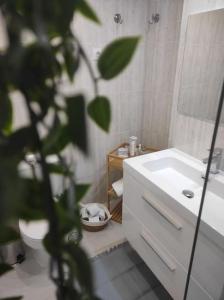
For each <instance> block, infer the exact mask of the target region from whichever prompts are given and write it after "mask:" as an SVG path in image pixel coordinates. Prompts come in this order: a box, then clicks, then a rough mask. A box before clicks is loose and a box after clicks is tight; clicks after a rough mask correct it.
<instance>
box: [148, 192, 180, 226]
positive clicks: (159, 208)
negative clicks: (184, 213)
mask: <svg viewBox="0 0 224 300" xmlns="http://www.w3.org/2000/svg"><path fill="white" fill-rule="evenodd" d="M142 199H143V200H145V201H146V202H147V203H148V204H149V205H150V206H152V208H154V209H155V210H156V211H157V212H158V213H159V214H160V215H161V216H162V217H164V218H165V219H166V220H167V221H168V222H169V223H170V224H172V225H173V226H174V227H175V228H176V229H177V230H181V229H182V224H181V223H180V222H178V221H177V220H175V218H174V217H173V216H171V215H170V213H169V212H167V211H166V209H165V208H164V207H162V206H161V205H160V204H159V203H158V202H155V201H154V200H152V199H151V198H147V197H145V196H142Z"/></svg>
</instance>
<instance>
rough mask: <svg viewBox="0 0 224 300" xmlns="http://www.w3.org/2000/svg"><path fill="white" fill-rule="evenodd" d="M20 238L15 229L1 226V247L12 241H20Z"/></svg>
mask: <svg viewBox="0 0 224 300" xmlns="http://www.w3.org/2000/svg"><path fill="white" fill-rule="evenodd" d="M19 238H20V235H19V233H18V232H17V231H16V230H15V229H13V228H11V227H8V226H4V225H2V226H1V231H0V245H4V244H7V243H10V242H12V241H15V240H18V239H19Z"/></svg>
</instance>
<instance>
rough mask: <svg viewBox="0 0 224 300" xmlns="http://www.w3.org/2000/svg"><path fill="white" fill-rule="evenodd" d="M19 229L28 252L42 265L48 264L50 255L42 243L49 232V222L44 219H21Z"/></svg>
mask: <svg viewBox="0 0 224 300" xmlns="http://www.w3.org/2000/svg"><path fill="white" fill-rule="evenodd" d="M19 230H20V234H21V237H22V239H23V242H24V244H25V245H26V254H27V255H29V256H32V258H33V259H35V260H36V261H37V262H38V263H39V264H40V265H41V266H42V267H44V266H46V265H48V260H49V256H48V254H47V252H46V251H45V249H44V247H43V244H42V241H43V238H44V236H45V235H46V233H47V232H48V222H47V221H45V220H42V221H35V222H29V223H27V222H25V221H23V220H19Z"/></svg>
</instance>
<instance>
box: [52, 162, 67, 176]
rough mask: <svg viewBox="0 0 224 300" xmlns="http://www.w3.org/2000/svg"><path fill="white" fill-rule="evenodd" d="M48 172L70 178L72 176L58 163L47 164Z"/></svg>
mask: <svg viewBox="0 0 224 300" xmlns="http://www.w3.org/2000/svg"><path fill="white" fill-rule="evenodd" d="M47 166H48V171H49V172H50V173H55V174H63V175H64V176H71V175H73V173H72V171H69V170H68V169H67V168H66V167H65V166H63V165H62V164H59V163H55V164H54V163H48V164H47Z"/></svg>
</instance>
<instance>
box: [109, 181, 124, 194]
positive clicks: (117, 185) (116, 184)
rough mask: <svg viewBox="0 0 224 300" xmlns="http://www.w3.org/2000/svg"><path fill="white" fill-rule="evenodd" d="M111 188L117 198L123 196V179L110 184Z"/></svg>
mask: <svg viewBox="0 0 224 300" xmlns="http://www.w3.org/2000/svg"><path fill="white" fill-rule="evenodd" d="M112 187H113V189H114V191H115V193H116V194H117V196H118V197H121V196H122V195H123V178H121V179H119V180H117V181H115V182H114V183H112Z"/></svg>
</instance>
